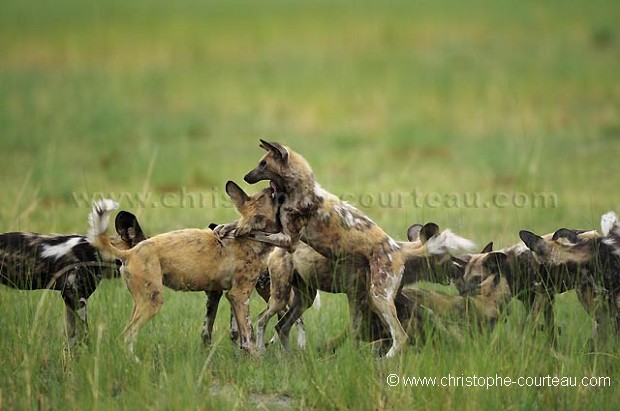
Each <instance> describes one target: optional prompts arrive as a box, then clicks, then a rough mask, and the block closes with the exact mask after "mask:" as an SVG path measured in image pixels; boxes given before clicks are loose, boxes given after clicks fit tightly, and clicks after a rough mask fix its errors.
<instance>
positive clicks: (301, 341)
mask: <svg viewBox="0 0 620 411" xmlns="http://www.w3.org/2000/svg"><path fill="white" fill-rule="evenodd" d="M215 227H217V224H213V223H212V224H209V229H211V230H213V229H214V228H215ZM270 284H271V279H270V277H269V270H268V269H267V265H266V261H265V264H263V267H262V268H261V272H260V275H259V276H258V280H257V282H256V287H255V289H256V293H257V294H258V295H259V296H260V297H261V298H262V299H263V300H264V301H265V302H269V295H270ZM206 294H207V311H206V315H205V321H204V327H203V333H202V341H203V343H204V344H205V345H208V344H210V343H211V329H212V328H213V324H214V323H215V317H216V315H217V309H218V305H219V302H220V299H221V298H222V294H223V292H222V291H207V292H206ZM282 315H284V312H280V313H278V317H281V316H282ZM296 324H297V330H298V335H297V342H298V345H299V346H300V348H303V346H305V341H306V330H305V326H304V323H303V320H302V319H301V318H299V320H297V321H296ZM230 339H231V340H232V341H238V340H239V327H238V325H237V321H236V320H235V317H234V314H233V312H232V310H231V312H230Z"/></svg>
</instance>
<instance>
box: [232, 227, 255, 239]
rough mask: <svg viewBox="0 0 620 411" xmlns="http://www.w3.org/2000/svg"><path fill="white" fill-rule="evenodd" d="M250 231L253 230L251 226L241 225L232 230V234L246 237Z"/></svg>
mask: <svg viewBox="0 0 620 411" xmlns="http://www.w3.org/2000/svg"><path fill="white" fill-rule="evenodd" d="M250 231H252V228H251V227H247V226H241V227H237V228H235V229H234V230H233V232H232V235H233V237H245V236H247V235H248V234H250Z"/></svg>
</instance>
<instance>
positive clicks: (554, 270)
mask: <svg viewBox="0 0 620 411" xmlns="http://www.w3.org/2000/svg"><path fill="white" fill-rule="evenodd" d="M567 231H568V230H567ZM571 231H573V232H574V233H575V235H578V236H580V237H583V238H585V237H588V236H596V235H597V234H596V232H592V231H583V230H571ZM559 234H561V231H560V232H558V233H551V234H545V235H544V236H543V237H538V236H536V235H535V234H532V233H530V232H528V231H524V230H523V231H521V232H520V233H519V237H520V238H521V240H522V242H521V243H518V244H515V245H513V246H510V247H506V248H504V249H502V250H498V251H491V248H492V244H489V246H488V247H487V249H486V250H485V251H487V252H484V253H480V254H473V255H471V256H468V258H467V261H462V262H461V264H463V265H464V266H465V275H464V276H463V280H464V285H463V286H462V288H461V292H462V293H463V294H466V293H467V292H468V288H469V287H470V286H471V284H474V285H475V284H479V283H481V282H482V281H484V280H485V279H486V278H487V277H488V276H490V275H491V274H492V273H493V272H494V271H497V270H501V271H502V272H505V273H507V274H508V275H507V276H506V280H507V281H508V285H509V287H510V291H511V293H512V296H513V297H515V298H517V299H518V300H519V301H521V302H522V303H523V306H524V308H525V311H526V313H527V320H526V322H533V321H535V319H536V318H538V316H539V315H541V314H542V315H543V319H544V328H545V329H546V330H547V332H548V333H549V337H550V341H551V344H552V345H556V344H557V337H558V329H557V327H555V318H554V313H553V302H554V299H555V295H556V294H560V293H563V292H566V291H569V290H571V289H573V288H575V284H576V283H575V275H574V274H573V273H571V272H569V271H568V270H566V269H565V268H564V267H562V266H561V265H559V264H541V261H540V259H539V258H537V256H536V254H535V253H534V252H533V251H532V250H530V249H529V248H528V244H531V243H532V241H533V240H534V238H543V239H545V240H548V241H552V238H553V237H555V236H556V235H559Z"/></svg>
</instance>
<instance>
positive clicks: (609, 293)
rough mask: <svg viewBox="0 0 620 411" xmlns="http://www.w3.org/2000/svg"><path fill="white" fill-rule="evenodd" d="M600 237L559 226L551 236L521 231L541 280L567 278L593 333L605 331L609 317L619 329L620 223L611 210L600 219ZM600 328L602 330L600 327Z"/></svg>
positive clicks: (603, 332)
mask: <svg viewBox="0 0 620 411" xmlns="http://www.w3.org/2000/svg"><path fill="white" fill-rule="evenodd" d="M601 231H602V236H601V235H600V234H599V233H598V232H596V231H586V232H584V231H579V230H570V229H566V228H562V229H560V230H558V231H556V232H555V233H554V234H553V236H552V237H551V238H549V237H544V236H543V237H540V236H537V235H535V234H533V233H529V232H528V233H525V234H524V235H525V236H526V240H527V241H526V245H527V246H528V247H529V248H530V249H531V250H532V251H533V252H534V255H535V257H536V259H537V260H538V261H539V263H540V264H541V266H542V267H544V272H545V273H547V276H546V278H544V281H546V282H554V281H557V276H558V274H557V273H560V274H561V275H563V276H564V277H567V278H568V279H569V281H570V282H568V285H567V287H569V286H570V288H575V289H576V291H577V297H578V298H579V301H580V302H581V304H582V305H583V307H584V308H585V310H586V311H587V312H588V313H589V314H590V315H591V316H592V317H593V318H594V321H595V329H594V331H595V333H597V334H599V335H600V336H605V335H606V334H607V332H606V328H607V325H608V322H609V320H610V319H611V322H612V324H613V326H614V328H615V331H616V333H618V332H619V331H620V223H619V221H618V217H617V216H616V214H615V213H613V212H609V213H607V214H604V215H603V216H602V218H601ZM601 328H602V329H601Z"/></svg>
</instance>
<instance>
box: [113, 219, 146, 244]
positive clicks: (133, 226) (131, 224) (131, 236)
mask: <svg viewBox="0 0 620 411" xmlns="http://www.w3.org/2000/svg"><path fill="white" fill-rule="evenodd" d="M114 226H115V228H116V232H117V233H118V235H119V236H120V237H121V239H122V240H123V241H124V242H125V243H127V245H130V246H131V247H133V246H135V245H136V244H138V243H139V242H141V241H144V240H146V236H145V235H144V232H143V231H142V227H140V224H138V219H137V218H136V216H135V215H134V214H132V213H130V212H129V211H119V213H118V214H117V215H116V219H115V220H114Z"/></svg>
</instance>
